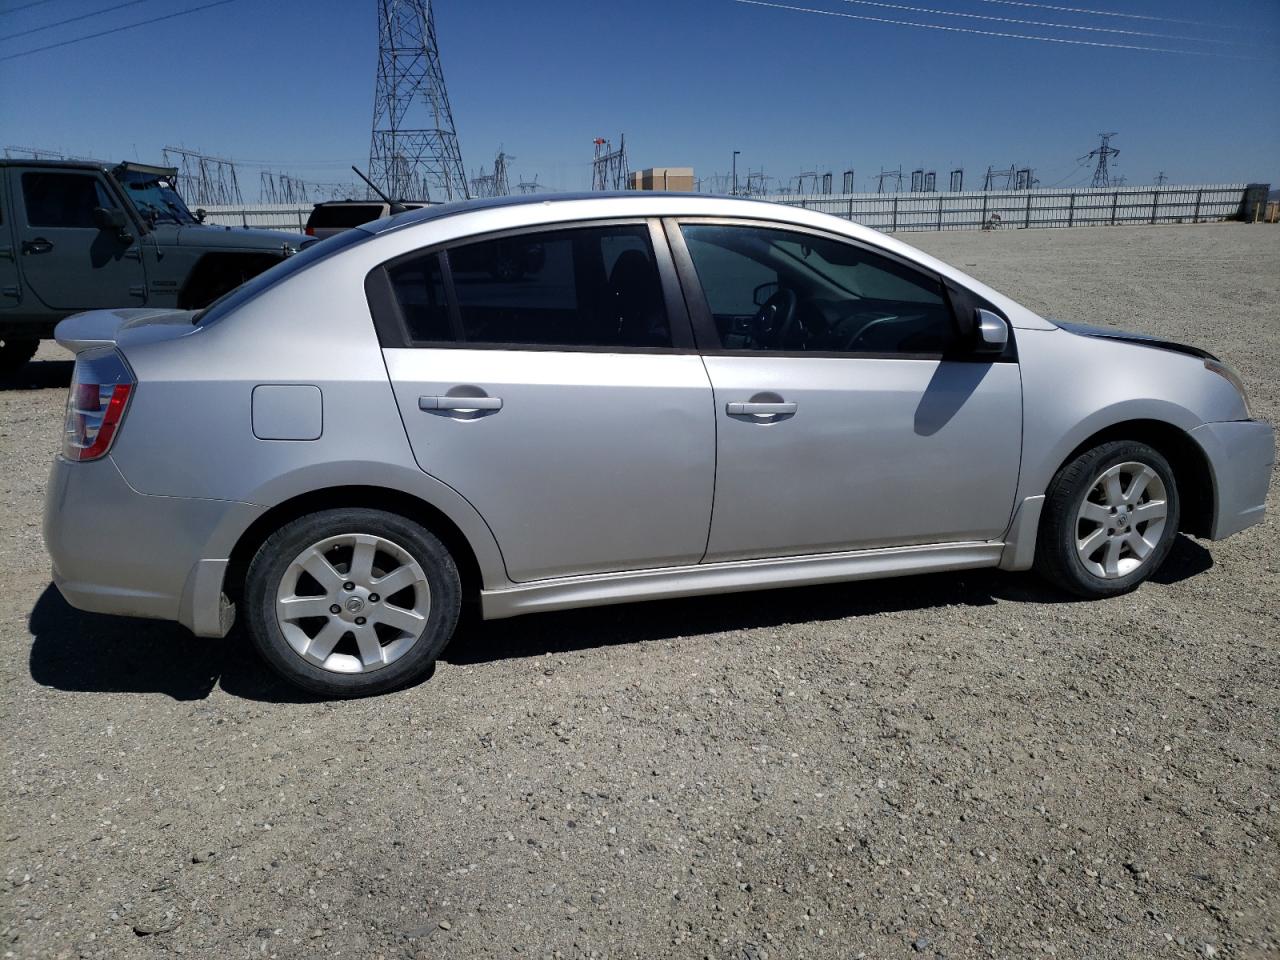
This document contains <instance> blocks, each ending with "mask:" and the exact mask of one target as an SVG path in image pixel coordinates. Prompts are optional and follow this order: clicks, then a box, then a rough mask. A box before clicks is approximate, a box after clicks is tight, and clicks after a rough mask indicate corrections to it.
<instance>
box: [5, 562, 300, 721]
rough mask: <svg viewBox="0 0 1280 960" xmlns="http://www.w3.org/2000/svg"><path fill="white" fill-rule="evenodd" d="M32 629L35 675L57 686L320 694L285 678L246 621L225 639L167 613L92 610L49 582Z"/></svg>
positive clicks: (195, 693)
mask: <svg viewBox="0 0 1280 960" xmlns="http://www.w3.org/2000/svg"><path fill="white" fill-rule="evenodd" d="M28 628H29V629H30V631H31V636H32V643H31V655H30V668H31V678H32V679H33V680H35V681H36V683H39V684H41V685H43V686H46V687H52V688H54V689H56V690H67V691H74V692H78V693H159V694H163V695H165V696H168V697H172V698H173V699H174V700H203V699H205V698H206V697H208V696H209V694H210V693H211V692H212V691H213V689H214V687H217V686H219V685H221V687H222V689H223V690H225V691H226V692H227V693H230V694H232V695H233V696H238V697H243V698H245V699H248V700H261V701H267V702H271V703H307V702H311V701H313V700H314V699H317V698H314V697H311V696H309V695H308V694H306V693H305V692H303V691H300V690H297V689H296V688H294V687H293V686H291V685H289V684H287V683H285V682H284V681H283V680H280V679H279V678H277V677H276V675H275V674H274V673H272V672H271V670H270V669H269V668H268V667H267V665H266V664H264V663H263V662H262V661H261V660H260V659H259V658H258V655H257V653H256V652H255V651H254V650H253V648H252V647H251V646H250V645H249V641H248V638H247V637H245V635H244V631H243V630H241V629H239V628H238V627H237V628H236V629H233V630H232V631H231V633H230V634H229V635H228V636H227V637H226V638H224V639H221V640H219V639H215V638H209V637H196V636H193V635H192V634H191V632H190V631H189V630H187V629H186V628H185V627H182V626H179V625H178V624H176V623H169V622H167V621H163V620H143V619H139V618H136V617H111V616H106V615H104V614H97V613H85V612H84V611H82V610H77V609H75V608H74V607H73V606H71V605H70V604H69V603H67V601H66V600H64V599H63V598H62V594H60V593H59V592H58V588H57V587H55V586H54V585H53V584H49V586H47V587H46V588H45V590H44V592H43V593H42V594H41V595H40V598H39V599H38V600H37V601H36V605H35V606H34V607H33V608H32V610H31V615H30V617H29V618H28Z"/></svg>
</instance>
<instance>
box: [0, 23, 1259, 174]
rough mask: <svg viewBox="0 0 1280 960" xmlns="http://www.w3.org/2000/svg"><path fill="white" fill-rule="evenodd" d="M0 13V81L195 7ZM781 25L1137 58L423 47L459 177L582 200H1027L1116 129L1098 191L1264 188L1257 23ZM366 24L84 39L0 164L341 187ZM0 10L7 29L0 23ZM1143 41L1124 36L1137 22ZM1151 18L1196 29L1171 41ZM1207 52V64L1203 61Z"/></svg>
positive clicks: (705, 26) (780, 34)
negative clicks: (680, 184)
mask: <svg viewBox="0 0 1280 960" xmlns="http://www.w3.org/2000/svg"><path fill="white" fill-rule="evenodd" d="M30 2H31V0H0V57H4V56H6V55H9V54H13V53H19V52H21V51H24V50H29V49H31V48H34V47H37V46H42V45H44V44H49V43H56V42H58V41H60V40H64V39H69V38H73V37H77V36H82V35H84V34H87V33H91V32H95V31H97V30H104V29H109V28H111V27H114V26H118V25H123V24H128V23H132V22H135V21H139V20H145V19H147V18H149V17H154V16H160V15H163V14H166V13H170V12H174V11H177V10H180V9H183V8H184V7H195V6H198V5H200V4H201V3H203V2H206V0H139V2H137V3H134V4H131V5H129V6H128V7H126V8H125V9H121V10H117V11H114V12H111V13H109V14H105V15H101V16H93V17H89V18H87V19H84V20H81V21H79V22H77V23H73V24H68V25H66V26H63V27H60V28H57V29H50V30H42V31H39V32H36V33H32V34H29V35H26V36H21V37H13V34H15V33H18V32H21V31H25V30H30V29H32V28H35V27H39V26H42V25H44V24H48V23H52V22H54V21H57V20H63V19H66V18H69V17H74V16H78V15H80V14H84V13H90V12H93V11H97V10H102V9H104V8H106V7H108V6H114V5H115V4H116V3H118V2H120V0H43V2H41V3H38V4H36V5H34V6H30V7H28V8H27V9H23V10H15V8H16V7H20V6H26V5H27V4H28V3H30ZM778 2H779V3H783V4H789V5H791V6H793V7H805V8H811V9H821V10H826V11H831V12H836V13H842V14H851V15H855V16H867V17H882V18H886V19H899V20H915V21H917V22H923V23H933V24H939V25H948V26H956V27H967V28H971V29H979V30H992V31H1005V32H1011V33H1017V32H1021V33H1033V34H1040V35H1045V36H1056V37H1062V38H1070V39H1074V40H1086V41H1094V42H1099V43H1127V44H1132V45H1137V46H1146V45H1151V46H1165V47H1174V48H1177V49H1180V50H1197V51H1213V52H1215V53H1221V54H1229V56H1199V55H1192V54H1168V53H1153V52H1148V51H1141V50H1128V49H1112V48H1102V47H1088V46H1077V45H1065V44H1055V43H1042V42H1029V41H1021V40H1013V39H1005V38H996V37H989V36H980V35H974V34H966V33H953V32H945V31H938V30H929V29H918V28H911V27H905V26H898V25H891V24H884V23H876V22H868V21H861V20H854V19H848V18H845V17H839V16H829V15H823V14H815V13H806V12H801V11H799V10H785V9H778V8H776V7H767V6H756V5H747V4H743V3H738V2H734V0H689V2H677V0H649V2H647V3H612V4H605V3H600V2H598V0H573V2H551V0H546V2H540V3H539V2H530V0H525V2H508V0H496V2H475V0H473V2H461V0H438V2H437V3H436V24H437V31H438V34H439V40H440V46H441V54H442V59H443V63H444V69H445V75H446V78H447V80H448V85H449V92H450V96H451V98H452V101H453V109H454V116H455V119H456V122H457V128H458V134H459V139H460V142H461V146H462V154H463V160H464V163H465V165H466V167H467V169H468V172H469V173H473V172H474V171H475V168H477V167H479V166H480V165H481V164H484V165H485V166H490V165H491V164H492V160H493V155H494V154H495V153H496V151H497V149H498V147H499V145H502V146H504V147H505V149H506V150H507V152H508V153H510V154H513V155H514V156H515V158H516V159H515V160H514V161H513V164H512V175H513V181H514V179H515V178H516V177H524V178H531V177H533V176H534V175H537V177H538V179H539V181H540V182H541V183H543V184H545V185H547V186H549V187H552V188H559V189H582V188H585V187H586V186H588V185H589V181H590V166H591V165H590V158H591V150H592V146H591V140H592V138H593V137H596V136H605V137H610V138H614V139H616V138H617V136H618V134H620V133H622V132H625V133H626V139H627V146H628V152H629V155H630V160H631V166H632V167H633V168H639V167H645V166H652V165H670V166H677V165H679V166H684V165H688V166H693V167H695V168H696V171H697V173H698V175H699V176H709V175H711V174H714V173H722V174H723V173H727V172H728V170H729V167H730V162H731V153H732V151H733V150H735V149H737V150H741V151H742V153H741V156H740V157H739V160H738V163H739V173H740V175H742V174H743V173H744V172H745V171H746V170H747V169H748V168H749V169H751V170H758V169H761V168H763V169H764V170H765V171H766V172H767V173H769V174H771V175H773V176H777V177H787V176H790V175H793V174H795V173H798V172H800V171H802V170H813V169H818V170H828V169H830V170H834V171H835V172H836V182H837V189H838V184H839V174H840V171H841V170H844V169H847V168H848V167H850V166H852V167H853V168H854V169H856V170H857V186H858V189H867V188H868V185H869V184H871V183H872V181H871V180H869V177H870V175H871V174H874V173H876V172H878V171H879V170H880V168H881V167H884V168H886V169H893V168H895V167H897V166H899V165H901V166H902V168H903V169H904V171H910V170H911V169H912V168H914V167H917V166H923V167H926V168H930V169H936V170H938V172H939V180H940V185H941V181H943V180H945V172H946V171H947V170H949V169H951V168H952V167H953V166H963V167H964V168H965V169H966V177H967V184H968V185H970V186H973V185H976V183H975V181H977V180H979V179H980V177H981V175H982V173H983V172H984V171H985V170H986V168H987V166H988V165H989V164H991V165H995V166H997V167H999V166H1004V167H1006V168H1007V167H1008V166H1009V165H1010V164H1017V165H1019V166H1024V165H1025V166H1032V167H1034V168H1035V169H1036V175H1037V177H1039V178H1040V180H1041V182H1042V185H1044V186H1049V185H1053V184H1056V183H1059V182H1066V183H1074V182H1079V181H1080V180H1082V179H1085V178H1087V170H1085V169H1083V168H1080V167H1078V166H1077V164H1076V158H1077V157H1079V156H1081V155H1082V154H1084V153H1085V152H1086V151H1088V150H1089V149H1091V148H1092V147H1094V146H1096V143H1097V134H1098V132H1099V131H1103V130H1115V131H1119V136H1118V137H1117V138H1116V139H1115V146H1117V147H1119V149H1120V151H1121V153H1120V157H1119V160H1118V166H1117V167H1116V168H1115V171H1114V172H1115V173H1122V174H1124V175H1125V176H1126V177H1127V178H1128V180H1129V182H1130V183H1138V182H1150V181H1151V179H1152V178H1153V177H1154V176H1155V174H1156V173H1157V171H1160V170H1164V171H1165V172H1166V173H1167V175H1168V176H1169V177H1170V179H1171V180H1172V181H1180V182H1235V181H1244V180H1261V181H1269V182H1271V183H1272V184H1273V185H1280V125H1277V124H1276V122H1275V112H1276V109H1277V106H1278V105H1280V0H1221V2H1217V3H1212V4H1211V3H1205V2H1202V0H1195V2H1193V0H1044V2H1045V3H1046V4H1056V5H1059V6H1067V7H1085V8H1088V9H1090V10H1094V11H1110V12H1113V13H1124V14H1129V15H1131V16H1129V17H1116V16H1102V15H1098V14H1091V15H1083V14H1077V13H1068V12H1064V11H1054V10H1049V9H1044V8H1043V7H1042V6H1036V5H1017V4H1014V3H1010V2H1007V0H884V2H885V3H892V4H896V5H897V6H899V7H901V6H913V7H918V8H928V9H931V10H949V11H953V12H961V13H969V14H974V15H977V16H982V17H1003V18H1008V19H1014V20H1016V19H1024V20H1040V21H1046V22H1057V23H1070V24H1074V25H1077V26H1090V27H1094V28H1103V29H1106V30H1129V31H1137V32H1146V33H1160V34H1176V35H1180V36H1183V37H1188V38H1195V39H1187V40H1166V39H1156V38H1151V37H1143V36H1139V35H1136V34H1131V33H1107V32H1102V31H1101V30H1095V31H1083V30H1053V29H1049V28H1040V27H1031V26H1026V25H1021V24H1016V23H1008V22H1001V21H996V20H979V19H973V18H961V17H949V16H944V15H940V14H936V13H923V12H911V11H903V10H901V9H895V8H894V7H893V6H883V5H874V4H871V3H868V2H866V0H861V2H851V0H778ZM374 10H375V2H374V0H235V2H232V3H228V4H226V5H224V6H220V7H217V8H215V9H211V10H207V11H203V12H198V13H194V14H192V15H190V16H184V17H178V18H175V19H171V20H167V21H164V22H160V23H155V24H152V25H150V26H146V27H142V28H139V29H136V30H129V31H127V32H123V33H119V34H116V35H114V36H110V37H103V38H100V39H95V40H88V41H85V42H83V43H77V44H74V45H71V46H66V47H62V48H59V49H54V50H49V51H46V52H42V53H37V54H34V55H31V56H23V57H18V58H15V59H7V60H0V147H3V146H5V145H10V144H13V145H23V146H36V147H43V148H51V149H57V150H61V151H64V152H66V153H70V154H82V155H92V156H97V157H102V158H106V159H115V158H134V157H136V158H138V159H141V160H158V159H159V156H160V148H161V147H162V146H164V145H165V144H180V145H186V146H188V147H192V148H196V149H200V150H204V151H206V152H209V153H213V154H218V155H223V156H230V157H233V158H235V159H236V160H237V161H239V162H240V164H241V172H240V182H241V185H242V188H244V192H245V193H246V199H250V198H251V196H254V195H256V186H257V182H258V168H259V167H260V166H262V165H264V164H267V165H269V166H271V167H273V168H275V169H277V170H280V171H283V172H288V173H292V174H293V175H295V176H302V177H305V178H309V179H313V180H328V181H333V180H349V179H350V174H349V172H347V165H348V164H350V163H356V164H359V165H361V166H364V165H365V163H366V161H367V159H368V149H369V148H368V143H369V123H370V115H371V109H372V100H373V88H374V68H375V61H376V49H377V23H376V16H375V12H374ZM6 11H8V12H6ZM1139 16H1143V17H1152V18H1157V19H1150V20H1146V19H1137V17H1139ZM1171 20H1184V21H1196V23H1194V24H1192V23H1174V22H1170V21H1171ZM1208 41H1231V42H1208Z"/></svg>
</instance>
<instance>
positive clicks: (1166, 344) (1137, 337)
mask: <svg viewBox="0 0 1280 960" xmlns="http://www.w3.org/2000/svg"><path fill="white" fill-rule="evenodd" d="M1052 323H1054V324H1055V325H1056V326H1058V327H1060V328H1061V329H1063V330H1065V331H1067V333H1074V334H1075V335H1076V336H1078V337H1092V338H1093V339H1095V340H1119V341H1120V342H1122V343H1136V344H1137V345H1138V346H1140V347H1154V348H1155V349H1157V350H1171V351H1173V352H1174V353H1185V354H1187V356H1190V357H1199V358H1200V359H1202V360H1214V361H1216V360H1217V359H1218V358H1217V357H1215V356H1214V355H1213V354H1212V353H1210V352H1209V351H1208V350H1202V349H1200V348H1199V347H1193V346H1190V345H1188V344H1185V343H1178V342H1177V341H1176V340H1166V339H1164V338H1163V337H1157V336H1153V335H1151V334H1149V333H1129V332H1127V331H1125V330H1117V329H1115V328H1114V327H1094V326H1090V325H1089V324H1085V323H1067V322H1065V321H1062V320H1053V321H1052Z"/></svg>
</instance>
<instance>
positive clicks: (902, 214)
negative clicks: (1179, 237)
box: [206, 183, 1245, 233]
mask: <svg viewBox="0 0 1280 960" xmlns="http://www.w3.org/2000/svg"><path fill="white" fill-rule="evenodd" d="M1244 194H1245V185H1244V184H1243V183H1215V184H1191V185H1184V186H1170V185H1166V186H1162V187H1119V188H1112V189H1098V190H1093V189H1090V190H972V191H968V192H964V193H841V194H815V195H811V196H797V195H795V194H782V195H776V196H767V197H762V198H760V199H763V200H769V201H772V202H774V203H781V204H787V205H790V206H798V207H805V208H807V209H809V210H819V211H821V212H823V213H830V214H833V215H835V216H837V217H843V218H845V219H846V220H856V221H858V222H859V223H861V224H864V225H865V226H868V227H873V228H875V229H876V230H883V231H885V232H888V233H893V232H896V231H907V230H977V229H980V228H983V227H986V228H991V229H1013V228H1015V227H1016V228H1028V227H1096V226H1104V225H1113V224H1125V223H1128V224H1134V223H1204V222H1205V221H1210V220H1229V219H1232V218H1234V217H1236V216H1237V215H1238V214H1239V212H1240V204H1241V201H1242V200H1243V198H1244ZM206 210H207V212H208V218H207V220H206V222H207V223H212V224H216V225H218V226H224V225H225V226H235V227H262V228H267V229H272V230H289V231H301V230H302V229H303V228H304V227H305V226H306V223H307V216H308V215H309V214H310V213H311V207H310V206H309V205H304V206H299V205H296V204H283V203H260V204H256V205H251V206H234V207H208V208H206Z"/></svg>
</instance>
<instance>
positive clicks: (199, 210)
mask: <svg viewBox="0 0 1280 960" xmlns="http://www.w3.org/2000/svg"><path fill="white" fill-rule="evenodd" d="M208 215H209V211H208V210H206V209H205V208H204V207H196V223H204V218H205V217H207V216H208Z"/></svg>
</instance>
